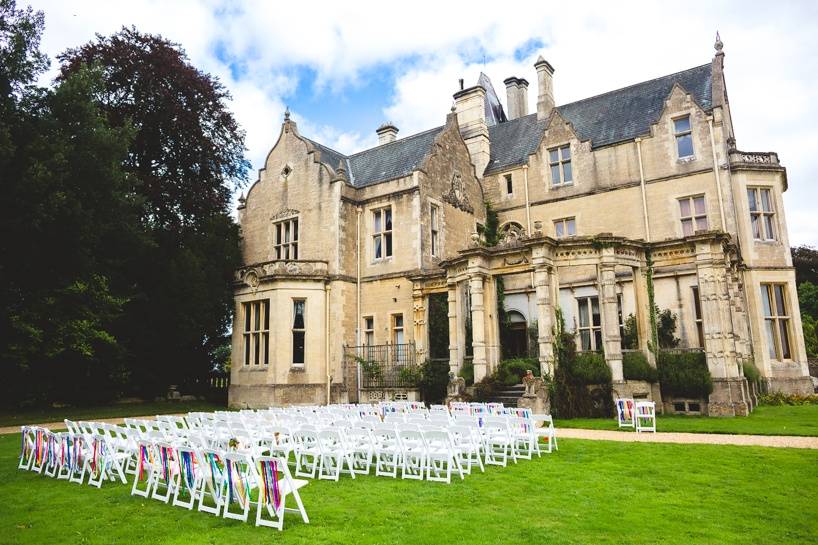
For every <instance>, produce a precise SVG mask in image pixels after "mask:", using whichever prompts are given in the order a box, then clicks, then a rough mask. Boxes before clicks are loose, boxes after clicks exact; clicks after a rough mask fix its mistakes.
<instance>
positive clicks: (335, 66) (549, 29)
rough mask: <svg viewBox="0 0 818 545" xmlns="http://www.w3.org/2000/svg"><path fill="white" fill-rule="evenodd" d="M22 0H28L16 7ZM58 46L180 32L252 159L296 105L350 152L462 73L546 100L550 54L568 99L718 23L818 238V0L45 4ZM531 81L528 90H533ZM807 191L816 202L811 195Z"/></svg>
mask: <svg viewBox="0 0 818 545" xmlns="http://www.w3.org/2000/svg"><path fill="white" fill-rule="evenodd" d="M24 5H26V1H25V0H18V6H24ZM31 5H32V6H33V7H34V8H35V9H38V10H42V11H43V12H45V16H46V29H45V33H44V36H43V41H42V49H43V51H44V52H45V53H46V54H48V55H49V56H50V57H51V58H52V70H51V72H50V73H49V74H47V75H46V76H44V79H46V80H48V79H50V78H52V77H53V75H54V73H55V71H56V67H57V62H56V59H55V57H56V55H58V54H59V53H61V52H62V51H64V50H65V49H67V48H69V47H75V46H78V45H81V44H83V43H85V42H87V41H89V40H91V39H93V37H94V35H95V34H97V33H98V34H103V35H108V34H111V33H114V32H116V31H117V30H119V29H120V28H121V27H122V26H123V25H125V26H131V25H133V26H136V28H137V29H139V30H140V31H142V32H149V33H154V34H161V35H162V36H164V37H165V38H167V39H169V40H172V41H174V42H176V43H178V44H180V45H181V46H182V47H183V48H184V50H185V51H186V53H187V55H188V56H189V58H190V60H191V62H192V63H193V64H194V65H195V66H196V67H198V68H199V69H201V70H204V71H206V72H209V73H211V74H213V75H215V76H217V77H218V78H219V79H220V80H221V82H222V83H223V84H224V85H225V87H226V88H227V89H228V90H229V91H230V93H231V95H232V101H231V103H230V104H229V107H230V109H231V110H232V111H233V112H234V114H235V116H236V118H237V119H238V121H239V123H240V124H241V125H242V127H243V128H244V129H245V131H246V133H247V139H246V145H247V148H248V151H247V156H248V159H249V160H250V161H251V163H252V164H253V169H254V171H253V172H252V173H251V175H250V178H251V180H250V181H251V182H252V181H253V180H254V179H255V178H256V176H257V174H256V172H255V170H257V169H258V168H260V167H261V166H262V165H263V161H264V158H265V156H266V155H267V153H268V151H269V150H270V148H271V147H272V146H273V144H274V143H275V140H276V138H277V136H278V132H279V130H280V125H281V123H282V121H283V115H284V110H285V108H287V107H289V109H290V111H291V113H292V118H293V119H294V120H295V121H296V122H297V123H298V128H299V131H300V132H301V133H302V134H303V135H305V136H307V137H310V138H312V139H314V140H317V141H319V142H321V143H323V144H325V145H328V146H330V147H332V148H335V149H337V150H339V151H341V152H344V153H351V152H355V151H359V150H362V149H366V148H368V147H372V146H374V145H375V144H376V143H377V135H376V134H375V129H376V128H377V127H378V126H379V125H380V124H381V123H383V122H384V121H391V122H392V123H394V124H395V125H396V126H397V127H398V128H399V130H400V133H399V134H398V137H402V136H407V135H410V134H414V133H416V132H419V131H422V130H425V129H429V128H432V127H436V126H439V125H442V124H443V123H444V121H445V116H446V114H447V113H448V112H449V109H450V108H451V105H452V94H453V93H454V92H455V91H456V90H457V88H458V87H457V81H458V79H459V78H464V79H465V81H466V84H467V85H468V84H474V83H476V81H477V77H478V75H479V73H480V72H481V71H483V72H485V73H486V74H487V75H488V76H489V77H491V79H492V81H493V83H494V86H495V89H496V90H497V92H498V95H499V96H500V99H501V101H503V102H505V90H504V86H503V83H502V82H503V80H504V79H505V78H507V77H509V76H517V77H524V78H526V79H527V80H528V81H529V82H531V85H530V86H529V100H530V104H529V112H531V111H536V95H537V93H536V72H535V70H534V67H533V64H534V61H535V60H536V58H537V56H538V55H543V57H545V58H546V59H547V60H548V61H549V62H550V63H551V64H552V65H553V66H554V68H555V70H556V73H555V75H554V94H555V98H556V102H557V104H558V105H559V104H565V103H568V102H572V101H575V100H579V99H582V98H585V97H589V96H593V95H596V94H599V93H603V92H606V91H610V90H613V89H618V88H620V87H624V86H627V85H630V84H633V83H638V82H640V81H644V80H647V79H651V78H655V77H659V76H662V75H665V74H670V73H673V72H677V71H679V70H684V69H686V68H691V67H693V66H698V65H701V64H705V63H708V62H710V60H711V59H712V56H713V52H714V51H713V42H714V41H715V34H716V31H719V32H720V34H721V38H722V41H723V42H724V52H725V54H726V57H725V74H726V79H727V90H728V94H729V97H730V105H731V109H732V113H733V121H734V127H735V131H736V140H737V147H738V148H739V149H741V150H744V151H776V152H778V154H779V158H780V160H781V161H782V163H783V164H784V165H785V166H786V167H787V173H788V180H789V190H788V191H787V192H786V193H785V194H784V201H785V207H786V216H787V222H788V225H789V233H790V244H792V245H799V244H810V245H815V246H818V213H817V212H816V211H815V208H816V203H818V161H816V160H815V159H814V158H815V157H816V155H817V154H818V129H816V123H817V122H818V100H815V99H816V97H818V93H816V89H818V55H816V54H815V51H818V2H815V1H803V2H788V1H785V0H779V1H777V2H768V1H765V2H756V1H750V0H744V1H714V0H709V1H706V2H701V1H698V0H689V1H688V2H685V3H684V4H683V5H680V4H671V3H666V2H659V1H655V2H637V1H633V2H631V1H620V2H610V1H607V2H604V1H599V2H597V1H587V0H586V1H583V2H565V1H561V2H549V1H545V0H539V1H536V2H526V1H523V0H517V1H513V2H493V3H488V2H485V3H481V2H479V1H475V0H471V1H470V2H468V3H465V2H451V3H447V2H440V1H436V2H431V1H426V0H413V1H412V2H382V1H380V2H353V1H352V0H347V1H345V2H339V1H330V2H322V1H316V0H313V1H311V2H272V1H269V0H268V1H264V0H247V1H242V2H229V1H218V0H200V1H195V0H128V1H127V2H125V1H122V0H108V1H91V0H71V1H66V0H34V1H32V2H31ZM532 91H533V92H532ZM810 203H812V204H810Z"/></svg>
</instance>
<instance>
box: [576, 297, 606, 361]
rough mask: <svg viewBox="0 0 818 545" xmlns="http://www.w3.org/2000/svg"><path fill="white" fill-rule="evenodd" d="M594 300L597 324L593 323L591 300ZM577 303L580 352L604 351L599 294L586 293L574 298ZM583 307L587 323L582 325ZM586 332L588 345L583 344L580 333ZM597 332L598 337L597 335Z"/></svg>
mask: <svg viewBox="0 0 818 545" xmlns="http://www.w3.org/2000/svg"><path fill="white" fill-rule="evenodd" d="M594 300H596V308H597V313H598V315H599V325H594V311H593V309H594V306H593V301H594ZM576 303H577V342H578V343H579V348H580V351H581V352H589V351H590V352H602V351H604V345H605V339H604V337H603V336H602V307H601V306H600V303H599V295H586V296H582V297H577V298H576ZM583 308H584V309H585V311H586V313H587V314H586V317H587V319H588V322H587V323H588V325H585V326H583V325H582V312H583ZM583 332H587V333H588V346H589V348H587V349H586V348H585V347H584V345H583V342H582V341H583V338H582V333H583ZM597 334H598V335H599V337H597Z"/></svg>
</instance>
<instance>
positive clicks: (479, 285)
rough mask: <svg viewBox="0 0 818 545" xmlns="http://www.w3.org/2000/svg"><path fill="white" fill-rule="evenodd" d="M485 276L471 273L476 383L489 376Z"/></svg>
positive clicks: (470, 285)
mask: <svg viewBox="0 0 818 545" xmlns="http://www.w3.org/2000/svg"><path fill="white" fill-rule="evenodd" d="M485 278H486V277H485V275H484V274H483V273H480V272H469V288H470V290H471V330H472V354H474V360H473V361H474V381H475V382H479V381H481V380H482V379H483V378H484V377H485V376H486V374H488V369H487V367H488V365H487V362H486V320H485V305H484V302H483V289H484V282H485Z"/></svg>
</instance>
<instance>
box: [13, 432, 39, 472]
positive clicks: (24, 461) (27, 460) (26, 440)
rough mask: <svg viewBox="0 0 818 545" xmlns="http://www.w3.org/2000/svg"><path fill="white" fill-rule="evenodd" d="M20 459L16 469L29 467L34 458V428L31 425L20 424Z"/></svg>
mask: <svg viewBox="0 0 818 545" xmlns="http://www.w3.org/2000/svg"><path fill="white" fill-rule="evenodd" d="M20 436H21V439H20V460H19V462H18V463H17V469H31V464H32V462H33V460H34V441H35V438H36V430H35V429H34V428H32V427H31V426H20Z"/></svg>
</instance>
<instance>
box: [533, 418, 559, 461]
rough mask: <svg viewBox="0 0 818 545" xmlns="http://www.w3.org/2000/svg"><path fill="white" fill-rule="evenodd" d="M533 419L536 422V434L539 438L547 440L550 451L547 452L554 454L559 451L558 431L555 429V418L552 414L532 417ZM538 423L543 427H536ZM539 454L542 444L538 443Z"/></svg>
mask: <svg viewBox="0 0 818 545" xmlns="http://www.w3.org/2000/svg"><path fill="white" fill-rule="evenodd" d="M532 419H533V420H534V425H535V428H534V432H535V433H536V435H537V438H538V439H539V438H540V437H544V438H545V439H546V442H547V445H548V450H547V451H546V452H549V453H550V452H552V451H553V450H559V446H558V445H557V430H556V428H554V418H553V417H552V416H551V415H550V414H535V415H532ZM538 423H541V424H542V426H539V427H536V426H537V424H538ZM536 452H537V454H538V455H539V454H540V443H539V441H538V442H537V451H536Z"/></svg>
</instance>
